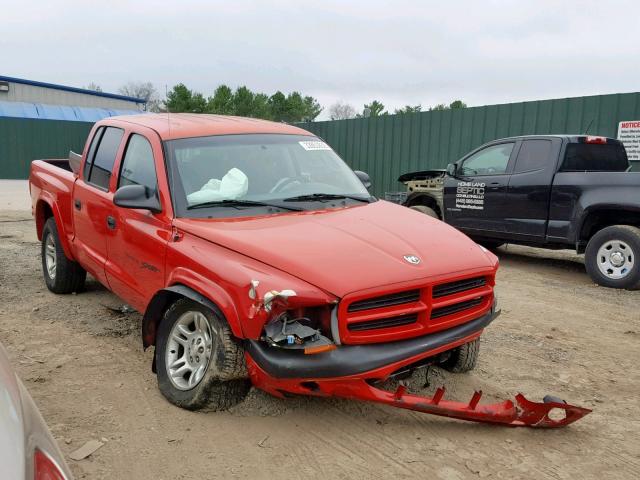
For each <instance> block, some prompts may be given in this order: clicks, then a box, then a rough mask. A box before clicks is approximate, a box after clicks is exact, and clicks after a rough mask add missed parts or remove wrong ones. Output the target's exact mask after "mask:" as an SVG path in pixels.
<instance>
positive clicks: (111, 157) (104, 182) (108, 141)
mask: <svg viewBox="0 0 640 480" xmlns="http://www.w3.org/2000/svg"><path fill="white" fill-rule="evenodd" d="M123 135H124V130H122V129H121V128H116V127H106V128H105V129H104V132H102V135H101V137H100V138H99V139H98V140H97V148H96V149H95V155H94V156H93V157H91V156H90V155H89V154H88V155H87V161H88V160H89V159H90V158H92V162H91V165H90V169H89V173H88V176H87V175H86V172H85V176H87V182H88V183H90V184H91V185H94V186H96V187H98V188H100V189H102V190H105V191H106V190H109V181H110V180H111V173H112V170H113V165H114V163H115V161H116V154H117V153H118V149H119V148H120V142H121V141H122V137H123ZM96 137H97V135H96ZM95 140H96V139H95V138H94V140H93V141H92V142H91V147H90V149H89V153H91V148H93V142H94V141H95ZM85 170H86V167H85Z"/></svg>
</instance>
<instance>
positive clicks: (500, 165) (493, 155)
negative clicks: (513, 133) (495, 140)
mask: <svg viewBox="0 0 640 480" xmlns="http://www.w3.org/2000/svg"><path fill="white" fill-rule="evenodd" d="M513 146H514V143H501V144H500V145H492V146H490V147H487V148H484V149H482V150H480V151H479V152H476V153H474V154H473V155H471V156H470V157H469V158H467V159H466V160H464V161H463V162H462V167H461V173H462V175H470V176H474V175H500V174H503V173H505V172H506V171H507V166H508V165H509V158H510V157H511V152H512V150H513Z"/></svg>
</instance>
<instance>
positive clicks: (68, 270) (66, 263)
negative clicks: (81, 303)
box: [41, 217, 87, 293]
mask: <svg viewBox="0 0 640 480" xmlns="http://www.w3.org/2000/svg"><path fill="white" fill-rule="evenodd" d="M41 248H42V250H41V256H42V274H43V275H44V281H45V283H46V284H47V288H48V289H49V290H51V291H52V292H53V293H71V292H79V291H80V290H82V288H83V287H84V282H85V280H86V278H87V272H86V271H85V270H84V269H83V268H82V267H81V266H80V264H78V263H77V262H74V261H73V260H69V259H68V258H67V256H66V255H65V254H64V250H63V249H62V245H61V244H60V236H59V235H58V228H57V227H56V221H55V219H54V218H53V217H50V218H49V219H48V220H47V221H46V222H45V224H44V228H43V229H42V246H41Z"/></svg>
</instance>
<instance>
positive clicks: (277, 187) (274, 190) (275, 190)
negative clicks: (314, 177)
mask: <svg viewBox="0 0 640 480" xmlns="http://www.w3.org/2000/svg"><path fill="white" fill-rule="evenodd" d="M302 180H303V178H302V177H284V178H281V179H280V180H278V181H277V183H276V184H275V185H274V186H273V188H272V189H271V190H269V193H278V192H281V191H282V190H284V188H285V187H286V186H287V185H290V184H292V183H294V182H298V183H302Z"/></svg>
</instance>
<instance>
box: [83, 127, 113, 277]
mask: <svg viewBox="0 0 640 480" xmlns="http://www.w3.org/2000/svg"><path fill="white" fill-rule="evenodd" d="M123 135H124V130H122V129H121V128H117V127H109V126H101V127H99V128H98V129H96V130H95V133H94V136H93V138H92V140H91V143H90V144H89V148H88V151H87V156H86V160H85V163H84V167H83V170H82V174H81V175H80V176H79V178H78V180H77V181H76V182H75V184H74V189H73V228H74V234H75V237H74V240H73V242H74V244H75V246H76V253H77V256H78V261H79V262H80V264H82V266H83V267H84V268H85V269H86V270H87V271H88V272H89V273H90V274H91V275H92V276H93V277H94V278H96V279H97V280H98V281H100V282H101V283H102V284H103V285H106V286H108V285H109V284H108V282H107V278H106V275H105V271H104V266H105V263H106V260H107V241H108V236H109V234H110V230H109V217H110V215H111V212H112V205H113V190H112V189H111V172H112V170H113V166H114V163H115V159H116V156H117V155H118V152H119V150H120V147H121V143H122V138H123Z"/></svg>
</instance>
